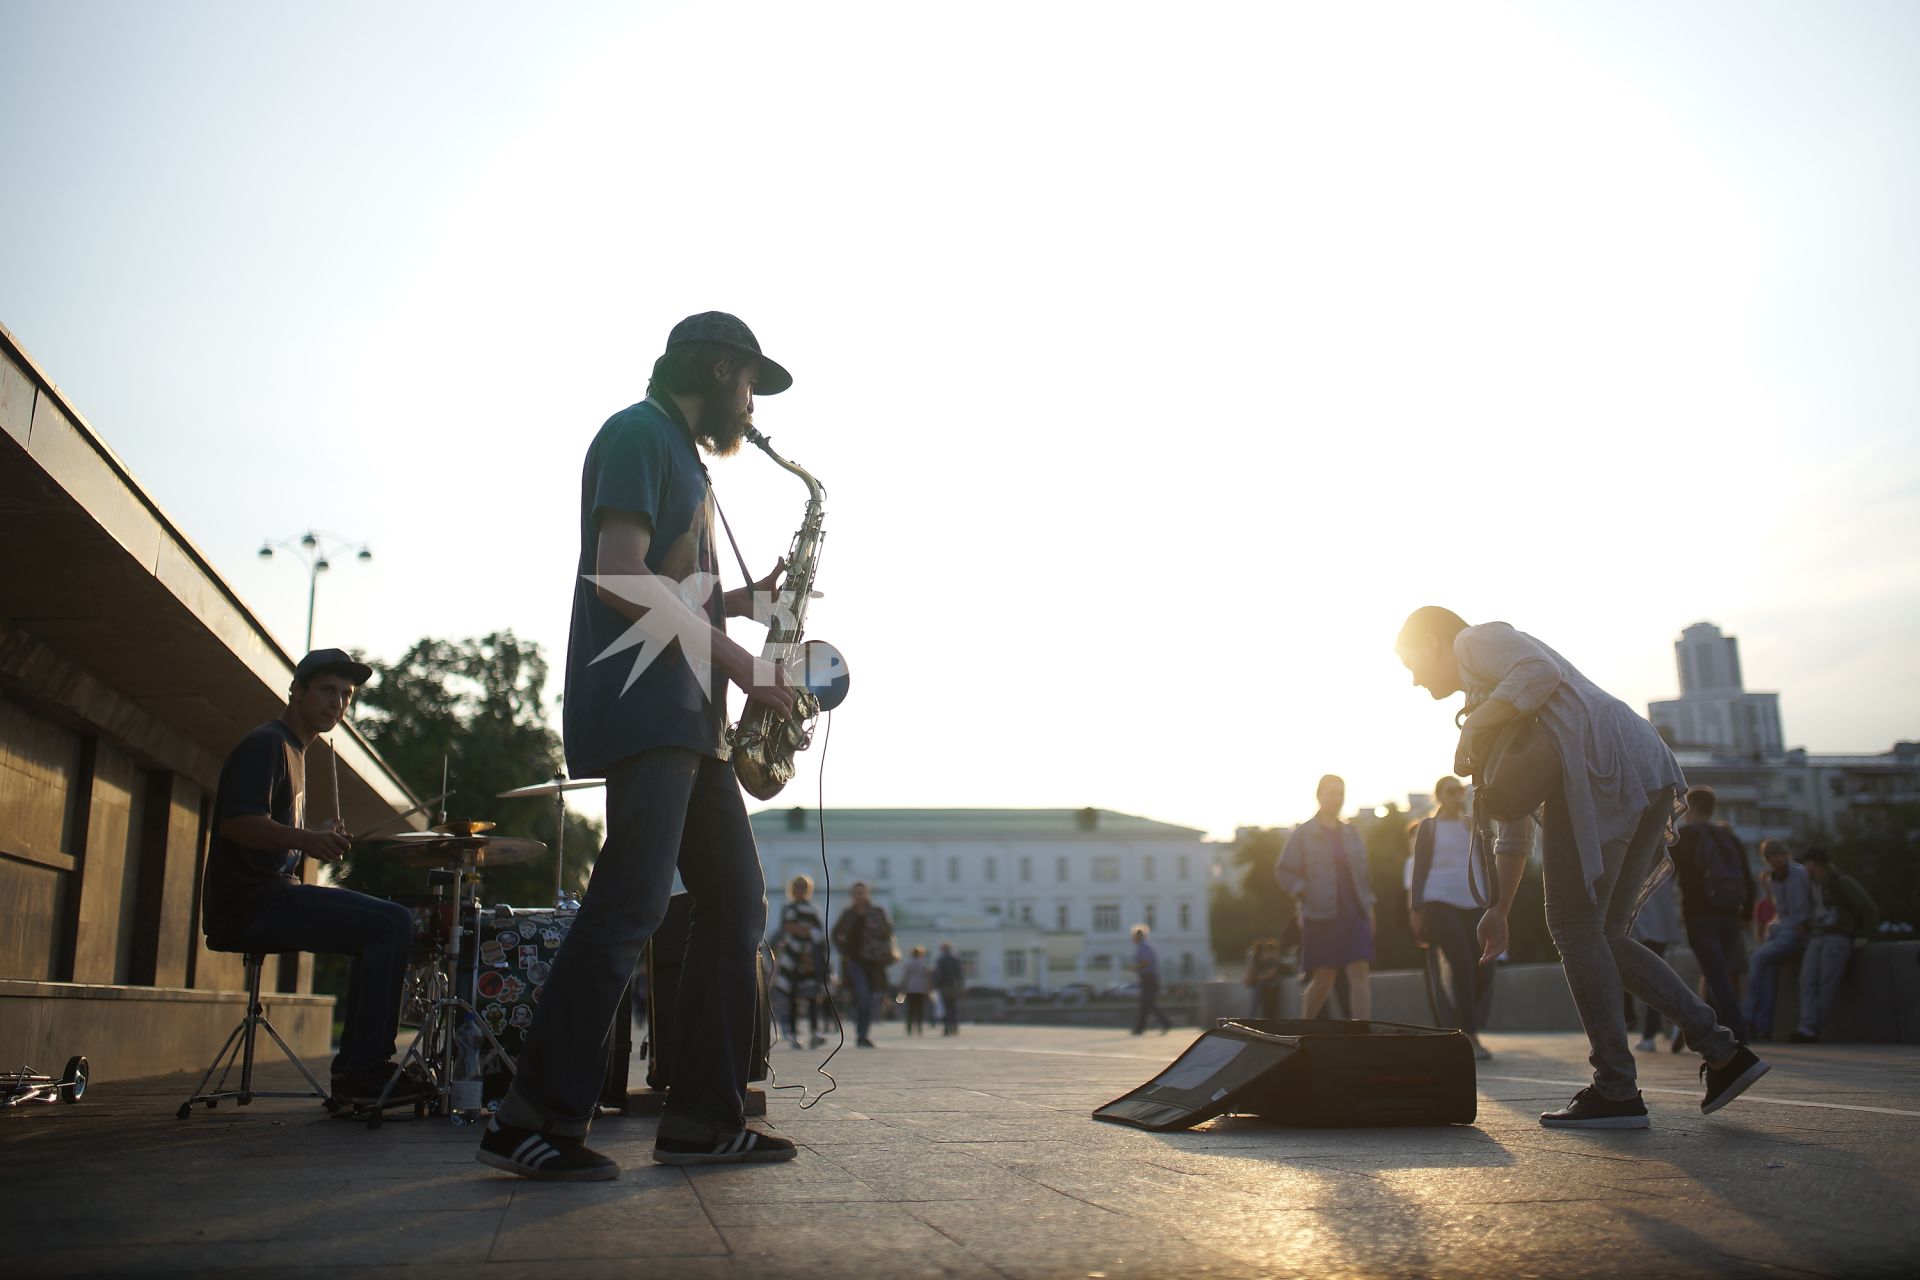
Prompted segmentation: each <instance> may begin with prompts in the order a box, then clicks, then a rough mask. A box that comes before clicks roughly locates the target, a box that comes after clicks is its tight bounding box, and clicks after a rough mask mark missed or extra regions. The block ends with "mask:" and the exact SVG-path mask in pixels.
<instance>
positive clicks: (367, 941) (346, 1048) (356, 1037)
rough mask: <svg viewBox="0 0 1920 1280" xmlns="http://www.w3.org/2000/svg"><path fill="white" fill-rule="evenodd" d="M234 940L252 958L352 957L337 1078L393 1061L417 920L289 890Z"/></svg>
mask: <svg viewBox="0 0 1920 1280" xmlns="http://www.w3.org/2000/svg"><path fill="white" fill-rule="evenodd" d="M233 940H234V941H238V942H240V943H241V944H242V945H244V946H245V947H246V948H247V949H248V950H250V951H266V952H275V951H317V952H324V953H326V954H328V955H347V956H352V957H353V967H352V970H351V971H350V973H349V975H348V978H347V1002H346V1005H345V1007H344V1008H343V1009H342V1010H341V1014H340V1016H341V1019H342V1021H343V1022H344V1023H345V1026H344V1027H343V1028H342V1030H341V1033H340V1052H339V1053H338V1054H337V1055H335V1057H334V1059H333V1074H334V1075H336V1076H347V1075H354V1074H357V1073H359V1072H362V1071H373V1070H376V1069H378V1068H379V1067H381V1066H382V1065H383V1064H385V1062H386V1061H387V1059H389V1058H391V1057H392V1056H393V1051H394V1043H393V1035H394V1029H395V1028H396V1027H397V1026H398V1025H399V1023H400V984H401V983H402V982H404V981H405V980H406V976H407V952H408V951H409V950H410V949H411V948H412V946H413V913H412V912H410V911H408V910H407V909H406V908H405V907H403V906H401V905H400V904H399V903H397V902H388V901H387V900H386V899H385V898H372V897H368V896H367V895H366V894H364V893H355V892H354V891H353V890H352V889H329V888H327V887H325V886H323V885H317V884H301V885H289V886H288V887H286V888H285V889H281V890H277V891H276V892H273V893H264V894H261V895H260V908H259V910H258V911H256V912H255V914H254V917H253V919H252V920H251V921H249V922H248V923H247V927H246V928H245V929H244V930H243V931H242V932H241V933H240V934H239V936H238V937H237V938H236V939H233ZM225 941H227V939H224V938H223V939H222V942H225Z"/></svg>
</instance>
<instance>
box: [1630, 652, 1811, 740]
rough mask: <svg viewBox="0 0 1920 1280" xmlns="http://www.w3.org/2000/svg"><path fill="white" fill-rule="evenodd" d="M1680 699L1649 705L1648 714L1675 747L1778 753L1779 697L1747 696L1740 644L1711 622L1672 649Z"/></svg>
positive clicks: (1755, 694)
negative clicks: (1678, 673)
mask: <svg viewBox="0 0 1920 1280" xmlns="http://www.w3.org/2000/svg"><path fill="white" fill-rule="evenodd" d="M1673 654H1674V662H1675V665H1677V666H1678V667H1679V669H1680V696H1679V697H1678V698H1671V699H1668V700H1666V701H1663V702H1654V703H1650V704H1648V707H1647V716H1648V718H1649V719H1651V720H1652V721H1653V725H1654V728H1656V729H1658V730H1659V731H1660V736H1661V737H1663V738H1665V739H1666V740H1667V742H1668V743H1669V744H1671V745H1672V746H1673V747H1675V748H1676V749H1695V750H1705V751H1736V752H1748V753H1751V752H1756V751H1757V752H1761V753H1763V754H1764V753H1770V752H1779V751H1782V750H1784V749H1785V746H1786V742H1785V739H1784V737H1783V736H1782V735H1781V732H1780V695H1779V694H1777V693H1748V692H1747V690H1746V686H1745V684H1744V682H1743V681H1742V679H1741V676H1740V642H1739V641H1738V640H1736V639H1735V638H1734V637H1732V636H1729V635H1722V634H1721V633H1720V628H1719V627H1716V626H1714V625H1713V624H1712V623H1711V622H1696V623H1694V624H1693V625H1692V626H1690V627H1688V628H1687V629H1686V630H1685V631H1682V632H1681V633H1680V638H1679V639H1678V640H1676V641H1674V645H1673Z"/></svg>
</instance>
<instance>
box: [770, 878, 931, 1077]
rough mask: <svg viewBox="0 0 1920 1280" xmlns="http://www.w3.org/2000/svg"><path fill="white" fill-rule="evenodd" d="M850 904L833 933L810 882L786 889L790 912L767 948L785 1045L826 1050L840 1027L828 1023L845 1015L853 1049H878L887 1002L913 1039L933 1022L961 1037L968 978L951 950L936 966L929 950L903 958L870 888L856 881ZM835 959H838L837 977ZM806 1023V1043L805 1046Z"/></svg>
mask: <svg viewBox="0 0 1920 1280" xmlns="http://www.w3.org/2000/svg"><path fill="white" fill-rule="evenodd" d="M847 896H848V899H849V901H848V903H847V906H846V907H845V908H843V909H842V910H841V912H840V914H839V916H838V917H836V918H835V920H834V922H833V928H832V929H831V930H830V931H829V930H828V929H827V927H826V924H825V921H824V920H823V919H822V918H821V915H820V911H819V909H818V908H816V907H815V906H814V905H813V880H812V878H811V877H809V876H795V877H794V878H793V879H792V880H790V881H788V882H787V901H786V905H785V906H783V907H782V908H781V910H780V918H779V921H778V922H777V924H776V925H775V928H774V932H773V935H772V936H771V937H770V938H768V940H767V943H768V946H769V947H770V948H771V949H772V951H773V956H774V972H773V983H772V987H773V991H772V996H773V1011H774V1017H775V1019H776V1021H777V1022H778V1024H779V1028H780V1032H781V1035H782V1037H783V1039H784V1040H785V1042H786V1043H787V1044H788V1045H789V1046H791V1047H792V1048H795V1049H809V1048H818V1047H819V1046H821V1045H822V1044H825V1043H826V1036H825V1035H824V1029H826V1028H829V1027H833V1026H836V1025H837V1024H835V1023H833V1022H831V1021H829V1019H832V1018H837V1017H838V1016H839V1009H840V1008H841V1007H845V1008H847V1009H850V1010H851V1011H852V1013H853V1023H854V1044H855V1045H856V1046H857V1047H859V1048H862V1049H872V1048H875V1047H877V1046H876V1045H875V1043H874V1040H873V1024H874V1022H875V1020H876V1019H879V1018H883V1017H884V1014H885V1006H886V1002H887V1001H888V1000H889V999H890V998H892V997H895V996H897V997H898V999H899V1003H900V1005H902V1006H903V1008H904V1013H905V1024H906V1033H907V1034H908V1035H910V1036H917V1035H925V1034H926V1030H927V1026H928V1025H929V1023H930V1022H931V1021H932V1020H933V1019H935V1018H938V1019H939V1020H940V1034H942V1035H948V1036H951V1035H957V1034H958V1033H959V1031H960V997H961V996H962V995H964V994H965V992H966V974H965V972H964V971H963V969H962V968H961V964H960V957H958V956H956V955H955V954H954V953H953V944H952V943H951V942H943V943H941V944H940V954H939V955H938V956H935V957H933V958H931V959H930V958H929V957H928V955H927V949H926V948H925V947H914V948H913V949H912V950H911V951H910V952H908V953H907V955H906V956H905V957H902V955H901V954H900V948H899V946H898V944H897V943H896V942H895V941H894V935H893V921H892V920H891V918H889V917H888V915H887V911H886V908H885V907H882V906H881V905H880V904H879V903H877V902H875V901H874V900H873V894H872V891H871V890H870V889H869V887H868V886H867V884H866V882H865V881H856V882H855V883H854V885H853V887H852V888H851V889H849V890H848V895H847ZM829 939H831V941H832V946H831V947H829V946H828V941H829ZM834 957H838V959H839V973H838V974H837V975H835V973H834V972H833V959H834ZM903 959H904V961H905V963H904V964H902V965H901V972H900V980H899V982H898V984H897V985H895V984H892V983H890V982H889V971H890V970H891V969H892V967H893V966H894V965H895V964H900V963H901V961H902V960H903ZM836 976H837V979H838V984H837V986H836V985H835V979H836ZM836 992H837V993H838V998H837V999H835V998H834V997H835V993H836ZM803 1018H804V1020H805V1022H806V1027H807V1038H806V1039H805V1040H802V1039H801V1038H800V1025H801V1021H802V1019H803Z"/></svg>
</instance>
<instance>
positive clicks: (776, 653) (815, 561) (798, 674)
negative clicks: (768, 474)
mask: <svg viewBox="0 0 1920 1280" xmlns="http://www.w3.org/2000/svg"><path fill="white" fill-rule="evenodd" d="M747 439H749V440H751V441H752V442H753V443H754V444H755V445H756V446H758V447H759V449H760V451H761V452H762V453H764V454H766V455H767V456H768V457H769V458H772V459H773V460H774V461H775V462H777V463H779V464H780V465H781V466H782V467H783V468H785V469H786V470H788V471H791V472H792V473H793V474H794V475H796V476H799V477H800V479H801V481H802V482H803V483H804V484H805V485H806V486H807V514H806V517H805V518H804V519H803V520H801V522H800V531H799V532H798V533H796V534H794V535H793V545H792V547H790V548H789V549H788V551H787V576H786V578H785V580H784V581H783V582H782V583H781V584H780V594H779V596H778V597H777V598H776V599H775V601H774V605H773V620H772V622H771V623H770V624H769V625H768V627H767V643H766V647H765V648H763V649H762V650H761V651H760V656H761V658H762V659H764V660H766V661H768V662H776V663H779V664H780V665H781V666H782V667H784V668H786V670H787V672H788V676H789V678H790V679H791V680H792V681H793V683H794V686H795V688H794V695H795V696H794V705H793V714H792V715H790V716H788V715H782V714H780V713H779V712H778V711H775V710H773V709H772V708H771V707H768V706H766V705H765V704H764V703H759V702H748V703H747V709H746V713H745V714H744V715H742V716H741V717H740V723H739V724H736V725H734V726H733V727H732V728H731V729H729V730H727V743H728V745H729V746H730V747H731V748H732V751H733V770H734V772H735V773H736V774H738V775H739V777H740V785H741V786H742V787H744V788H745V789H746V791H747V794H749V795H751V796H753V797H754V798H755V799H756V800H771V799H773V797H774V796H776V795H778V794H780V788H782V787H784V786H786V785H787V783H788V782H790V781H792V780H793V758H794V756H795V755H796V754H797V753H799V752H802V751H805V750H806V749H807V748H808V747H809V746H811V745H812V744H813V722H814V720H815V719H816V718H817V717H818V716H819V714H820V712H821V710H822V706H821V702H820V698H819V696H818V694H817V693H816V692H815V691H814V690H812V689H810V688H804V687H801V686H802V684H803V682H805V681H806V680H807V679H808V677H809V676H811V675H813V674H814V673H812V672H810V671H808V670H807V669H806V658H807V646H806V645H804V644H802V643H801V639H800V635H801V632H802V631H803V630H805V627H806V621H807V601H808V600H809V599H811V598H812V596H813V580H814V575H815V574H817V573H818V572H819V569H820V541H821V538H822V537H823V536H824V535H823V534H822V532H821V524H822V522H823V520H824V519H825V516H826V510H825V504H826V498H827V491H826V490H825V489H824V488H822V487H821V485H820V482H819V481H818V480H815V479H814V478H813V477H812V476H811V475H808V474H807V472H806V471H805V469H803V468H801V467H799V466H797V465H795V464H794V463H791V462H789V461H787V460H786V459H785V458H783V457H781V456H780V455H779V454H777V453H775V452H774V451H773V444H772V442H770V441H769V440H768V439H767V437H766V436H764V435H762V434H761V433H760V432H758V431H756V430H755V429H754V428H752V427H748V428H747ZM816 643H817V642H816ZM823 647H827V646H823ZM796 659H799V662H800V665H798V666H796V664H795V660H796ZM837 701H838V699H837V698H836V699H835V702H837ZM826 709H828V710H831V706H829V707H827V708H826Z"/></svg>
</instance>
